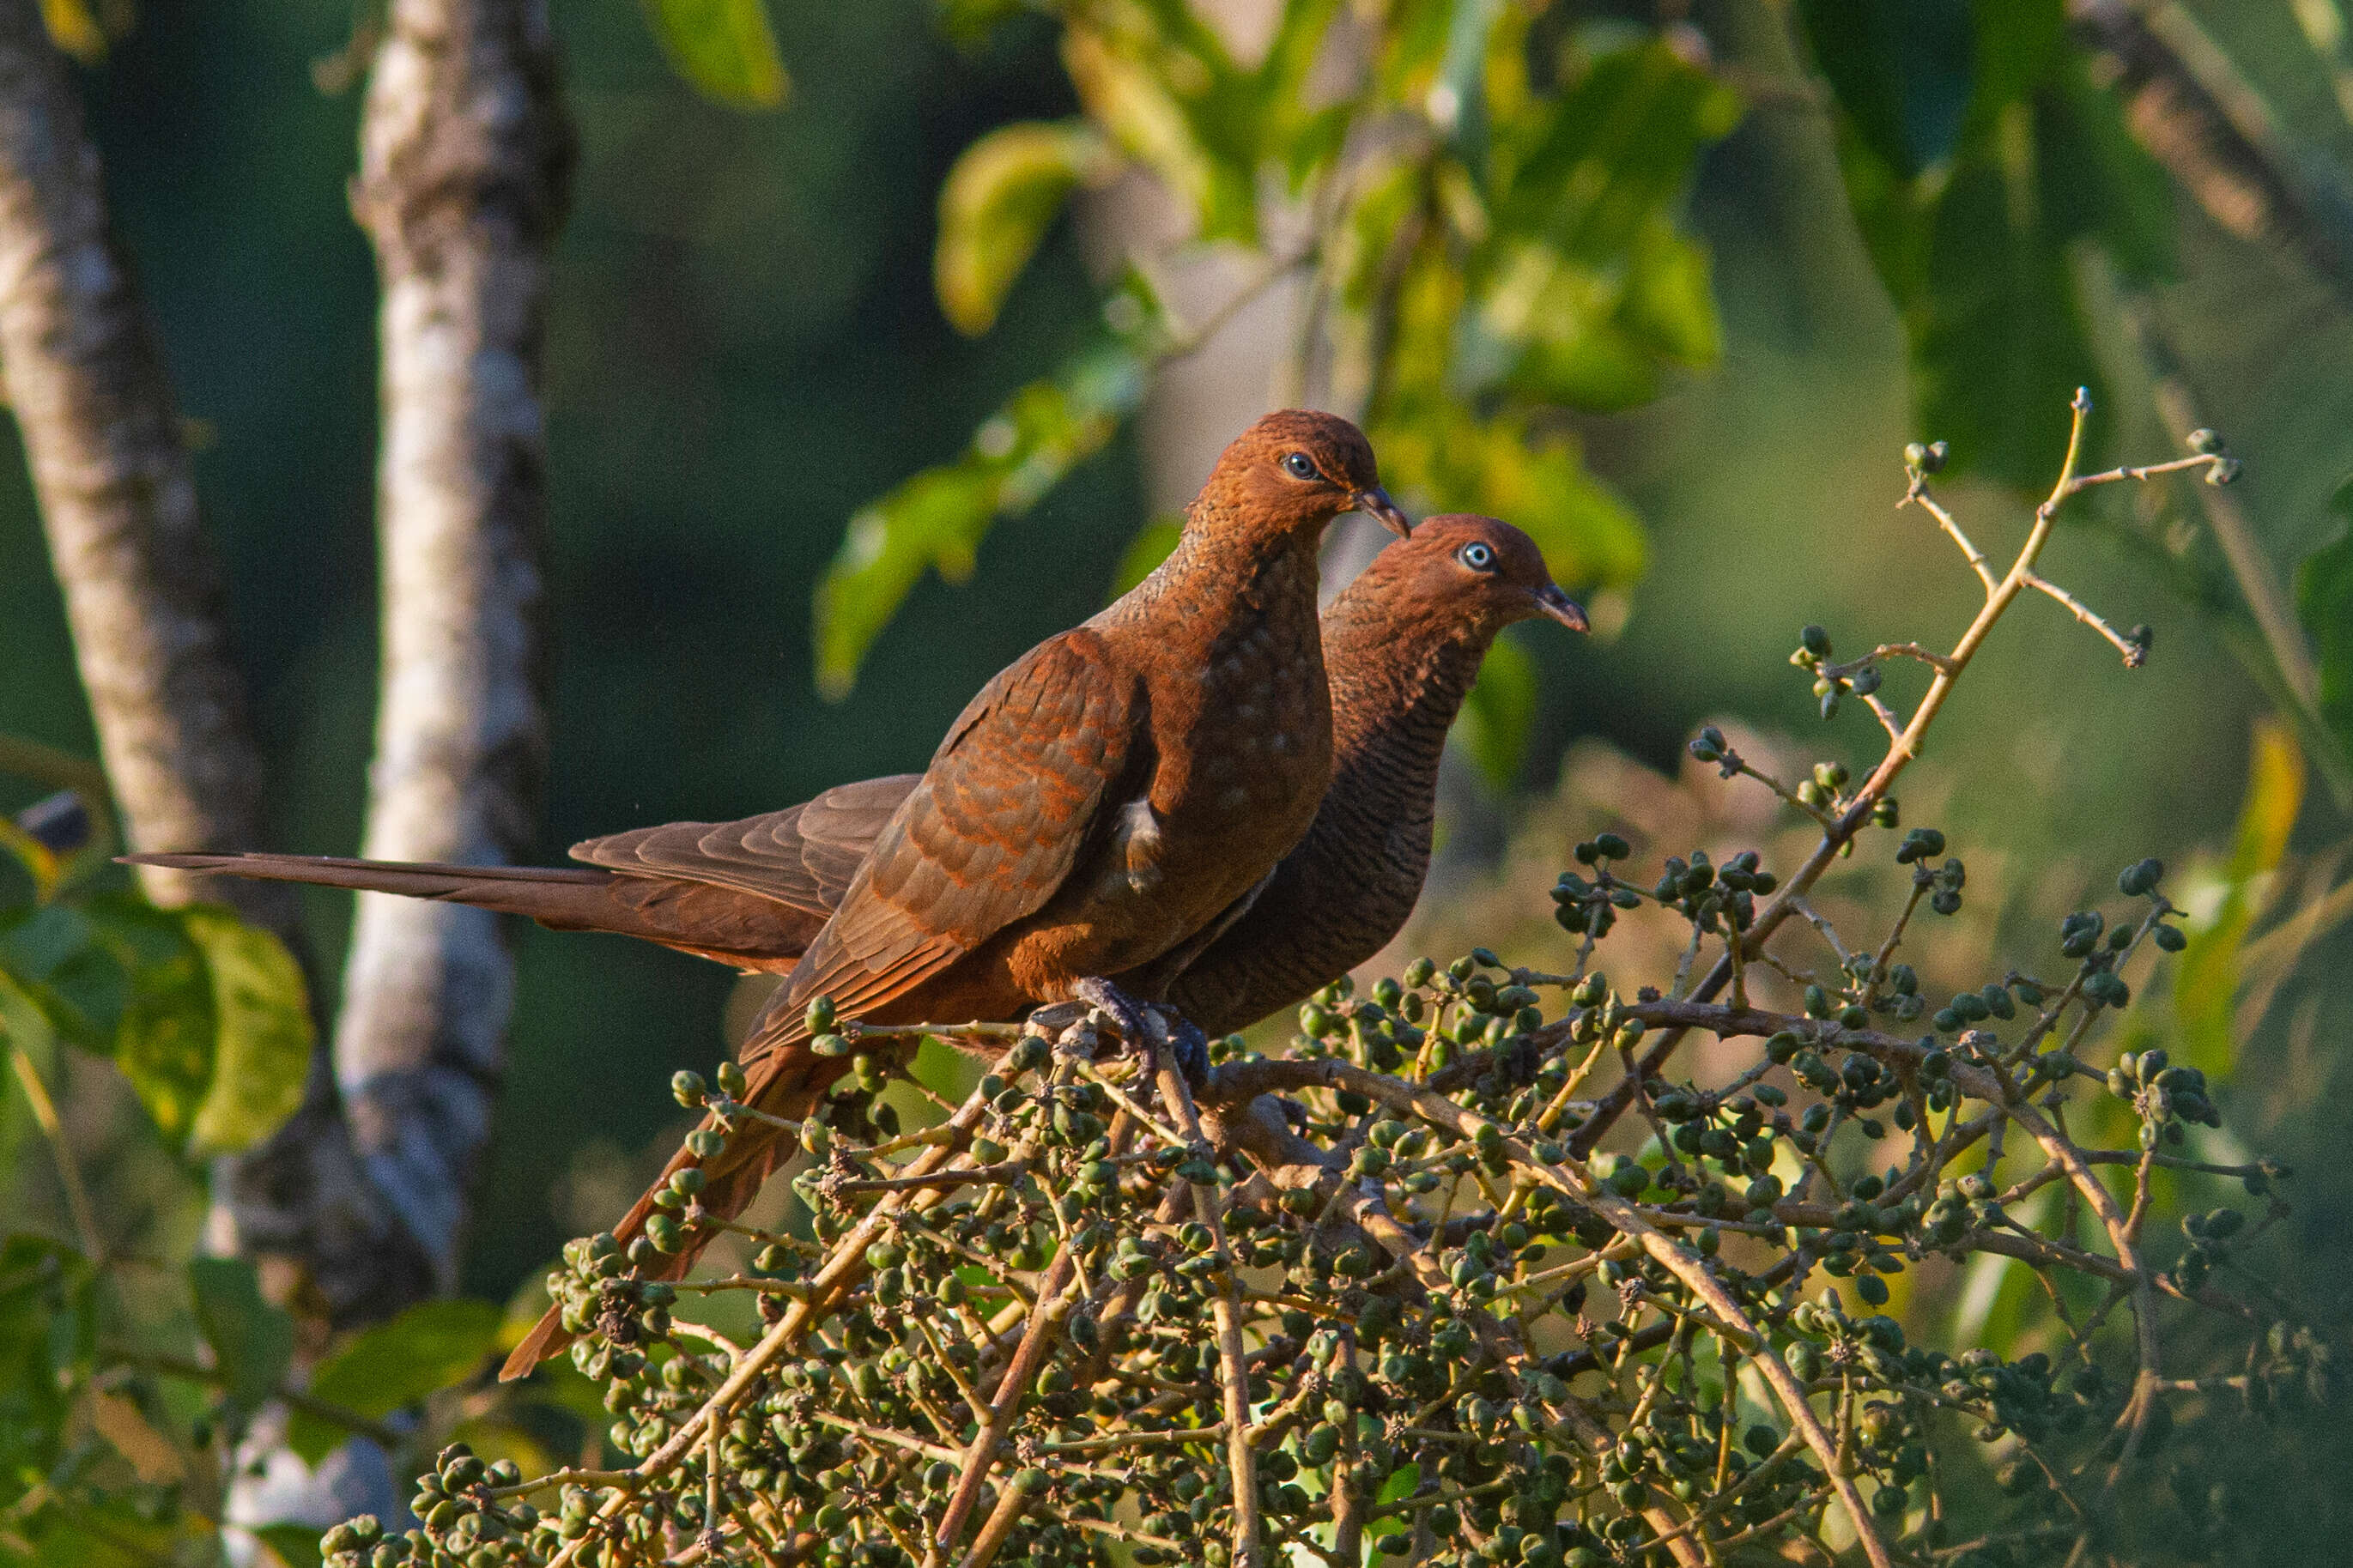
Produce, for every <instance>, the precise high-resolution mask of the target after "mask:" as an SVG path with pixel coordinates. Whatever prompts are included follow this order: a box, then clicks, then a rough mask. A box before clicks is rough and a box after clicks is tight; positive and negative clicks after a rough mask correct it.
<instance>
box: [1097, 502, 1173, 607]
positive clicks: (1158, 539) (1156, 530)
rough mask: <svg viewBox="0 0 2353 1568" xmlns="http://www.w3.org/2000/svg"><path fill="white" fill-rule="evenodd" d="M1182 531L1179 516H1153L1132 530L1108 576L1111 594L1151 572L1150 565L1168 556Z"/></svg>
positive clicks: (1133, 583) (1115, 593)
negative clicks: (1131, 535) (1133, 535)
mask: <svg viewBox="0 0 2353 1568" xmlns="http://www.w3.org/2000/svg"><path fill="white" fill-rule="evenodd" d="M1184 531H1185V522H1184V520H1183V519H1182V518H1176V517H1155V518H1154V519H1153V520H1152V521H1150V522H1147V523H1145V525H1144V526H1143V527H1142V528H1139V529H1137V530H1136V531H1135V538H1134V540H1132V541H1130V542H1129V543H1128V546H1127V553H1126V554H1124V555H1123V556H1121V557H1120V558H1119V571H1118V573H1117V574H1115V575H1114V576H1113V579H1112V585H1111V596H1112V597H1113V598H1114V599H1116V598H1118V597H1119V596H1120V595H1122V594H1124V593H1126V592H1127V591H1128V590H1129V589H1130V588H1133V587H1134V586H1135V585H1136V584H1138V583H1141V582H1143V581H1144V580H1145V578H1146V577H1149V576H1151V575H1152V573H1153V569H1154V568H1155V567H1156V566H1158V565H1159V564H1160V563H1162V562H1163V561H1166V560H1167V559H1168V552H1170V551H1172V550H1174V549H1176V540H1177V537H1178V536H1179V535H1180V534H1182V533H1183V532H1184Z"/></svg>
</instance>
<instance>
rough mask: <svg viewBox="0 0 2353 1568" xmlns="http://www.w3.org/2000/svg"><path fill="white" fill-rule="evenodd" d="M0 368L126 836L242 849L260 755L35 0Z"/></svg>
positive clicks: (281, 915)
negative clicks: (22, 445)
mask: <svg viewBox="0 0 2353 1568" xmlns="http://www.w3.org/2000/svg"><path fill="white" fill-rule="evenodd" d="M0 379H5V385H6V388H7V395H8V401H9V403H10V405H12V407H13V409H14V411H15V414H16V427H17V430H18V432H19V434H20V435H21V436H22V437H23V438H24V442H25V453H26V458H27V460H28V463H29V465H30V467H31V469H32V475H33V487H34V489H35V491H36V493H37V497H38V499H39V501H40V510H41V521H42V526H43V527H44V528H45V529H46V530H47V535H48V543H49V553H50V559H51V561H52V562H53V563H54V565H55V568H56V571H57V575H58V584H59V586H60V587H61V588H62V589H63V590H64V593H65V601H66V612H67V615H68V616H69V619H70V621H71V624H72V626H73V635H74V653H75V658H77V660H78V661H79V667H80V670H81V679H82V687H83V689H84V690H85V691H86V692H87V693H88V695H89V699H90V714H91V717H92V718H93V719H94V720H95V721H96V722H97V727H98V736H99V744H100V750H101V752H103V755H104V760H105V763H106V771H107V774H108V776H109V778H110V779H111V781H112V785H113V793H114V797H115V801H116V803H117V805H119V806H120V808H121V820H122V824H123V831H124V834H125V835H126V837H128V838H129V839H130V841H131V844H132V847H136V848H140V849H246V848H251V847H254V846H255V845H257V844H258V843H259V828H260V822H261V781H262V767H261V754H260V752H259V749H258V748H257V747H256V745H255V743H254V739H253V732H252V729H251V727H250V724H249V722H248V717H247V712H246V704H245V695H244V687H243V683H242V680H241V678H240V677H239V675H238V672H237V667H236V665H235V664H234V663H233V662H232V661H231V659H230V657H229V650H228V637H227V622H226V618H225V614H224V605H223V594H222V586H221V575H220V568H219V565H218V563H216V561H215V559H214V557H213V553H212V551H211V549H210V547H209V546H208V545H207V543H206V540H205V537H204V534H203V531H201V529H200V528H199V527H198V525H197V518H196V492H195V482H194V480H193V479H191V477H190V474H189V468H188V458H187V452H186V449H185V447H184V446H183V445H182V442H181V438H180V419H179V413H178V410H177V408H176V407H175V406H174V403H173V398H172V390H171V384H170V382H169V380H168V378H167V376H166V375H165V374H164V360H163V353H162V351H161V349H160V348H159V346H158V344H157V342H156V340H155V334H154V331H153V328H152V327H151V326H150V324H149V321H148V318H147V312H146V308H145V305H144V304H143V302H142V300H141V299H140V297H139V292H138V289H137V287H136V285H135V284H134V283H133V282H132V278H131V275H130V272H129V270H128V269H127V268H126V267H125V266H124V263H123V259H122V258H121V255H120V254H119V253H118V252H117V250H116V248H115V246H114V240H113V237H112V235H111V233H110V232H109V229H108V225H107V219H106V199H105V193H104V189H103V185H102V183H101V181H100V174H99V161H98V151H97V149H96V148H95V147H93V146H91V145H90V141H89V139H88V137H87V135H86V134H85V132H84V129H83V124H82V112H81V100H80V97H79V94H78V93H77V91H76V90H75V88H74V84H73V81H72V79H71V77H70V76H69V74H68V67H67V65H66V62H65V59H64V58H63V57H62V56H61V55H59V54H58V50H57V47H56V46H55V45H53V44H52V43H51V42H50V40H49V37H48V34H47V29H46V28H45V27H44V26H42V22H41V12H40V7H39V6H38V5H37V4H35V0H0ZM141 875H142V879H144V881H145V884H146V887H147V890H148V893H149V894H150V896H152V897H153V899H154V900H156V902H158V903H165V904H173V903H185V902H186V901H187V900H190V899H192V898H196V897H204V898H209V899H216V900H222V901H225V902H227V903H231V904H234V905H236V906H237V908H238V909H239V910H242V911H243V912H244V913H245V914H246V915H247V917H248V918H249V919H252V920H256V921H260V922H261V923H262V924H264V925H267V926H269V927H271V928H272V929H274V930H276V931H279V932H280V933H281V934H284V935H291V934H292V932H293V927H294V914H295V905H294V902H293V900H291V899H290V897H288V896H287V890H286V889H280V888H273V887H270V886H269V885H267V884H263V883H252V882H240V881H237V880H236V879H229V878H214V879H199V878H195V877H191V876H190V875H189V874H188V873H186V872H184V871H171V870H164V869H162V868H153V867H149V868H142V873H141Z"/></svg>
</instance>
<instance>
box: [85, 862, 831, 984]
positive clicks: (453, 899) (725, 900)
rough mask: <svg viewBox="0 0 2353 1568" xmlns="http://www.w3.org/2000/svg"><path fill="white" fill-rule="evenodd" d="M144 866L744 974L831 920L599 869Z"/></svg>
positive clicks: (681, 882) (742, 895)
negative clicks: (514, 922) (457, 910)
mask: <svg viewBox="0 0 2353 1568" xmlns="http://www.w3.org/2000/svg"><path fill="white" fill-rule="evenodd" d="M122 858H123V859H124V860H125V861H128V862H129V863H131V864H132V865H138V866H173V867H177V868H180V869H182V870H188V871H209V872H214V873H216V874H218V875H222V876H230V877H249V878H253V879H257V880H260V881H266V882H309V883H313V884H316V885H319V886H322V887H329V888H353V889H362V890H364V891H368V892H376V893H397V894H399V895H401V896H402V897H404V898H411V899H434V900H440V901H443V902H446V903H453V904H469V905H471V906H472V907H474V908H476V909H482V910H497V911H499V912H500V913H501V914H513V915H527V916H529V917H530V918H531V919H533V920H535V921H538V922H539V923H540V924H542V925H543V926H547V927H550V928H552V929H554V930H556V931H609V932H612V933H615V934H617V935H620V936H630V937H636V938H638V940H639V941H641V942H659V943H660V944H661V945H662V946H664V947H670V948H676V949H679V950H680V951H681V952H691V953H695V954H698V955H700V956H702V957H704V958H712V959H717V960H718V961H720V962H721V963H732V964H734V965H735V966H736V967H738V968H743V969H766V970H774V971H777V972H780V973H781V972H783V971H786V970H789V969H791V968H792V966H793V963H794V962H795V961H796V960H797V959H798V958H799V957H800V955H801V952H802V951H803V950H804V949H806V948H807V946H808V944H809V942H811V941H812V940H814V939H815V937H816V936H817V933H818V930H819V929H820V928H822V927H823V925H824V923H825V911H824V910H802V909H797V908H795V907H794V906H792V905H790V904H786V903H783V902H780V901H778V900H774V899H764V898H761V897H759V896H758V895H756V894H753V893H747V892H744V891H742V890H741V889H734V888H724V887H718V886H714V885H712V884H711V883H707V882H696V881H689V880H686V879H677V878H667V877H641V876H631V875H625V874H623V873H620V872H617V871H608V870H604V869H601V868H591V867H578V868H573V867H562V868H558V867H543V866H450V865H443V864H438V863H434V862H412V861H399V860H346V859H343V858H337V857H334V856H330V855H259V854H257V855H125V856H124V857H122Z"/></svg>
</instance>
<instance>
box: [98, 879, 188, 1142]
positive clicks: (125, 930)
mask: <svg viewBox="0 0 2353 1568" xmlns="http://www.w3.org/2000/svg"><path fill="white" fill-rule="evenodd" d="M89 910H90V915H91V917H92V919H93V921H94V922H95V926H96V930H97V933H98V937H99V940H100V941H101V942H105V943H106V944H107V946H108V948H109V949H110V950H111V952H113V954H114V956H115V958H116V959H117V960H118V961H119V962H120V963H121V965H122V967H123V968H124V970H125V971H127V972H128V973H129V975H130V979H131V996H130V1001H129V1003H128V1005H126V1006H125V1007H124V1008H123V1011H122V1019H121V1026H120V1027H119V1028H118V1030H117V1032H116V1037H115V1045H114V1060H115V1065H116V1066H117V1067H119V1068H121V1069H122V1076H123V1077H125V1078H127V1079H130V1080H131V1087H132V1089H134V1090H136V1091H137V1093H138V1095H139V1100H140V1103H142V1105H144V1106H145V1107H146V1108H147V1114H148V1115H149V1116H151V1117H153V1119H154V1121H155V1125H156V1126H157V1127H158V1128H160V1129H161V1130H162V1131H163V1133H164V1139H165V1140H166V1142H170V1143H173V1144H174V1145H185V1142H186V1140H187V1138H188V1136H189V1133H190V1131H192V1130H193V1128H194V1127H195V1118H196V1110H197V1108H198V1107H200V1106H201V1105H203V1103H204V1100H205V1096H206V1092H207V1091H208V1090H209V1089H211V1087H212V1081H213V1068H214V1051H215V1048H216V1044H217V1041H218V1037H219V1022H218V1019H217V1017H216V1014H215V1012H214V1002H213V986H212V976H211V973H210V972H209V971H208V970H207V968H206V964H205V955H204V951H203V950H202V949H201V948H199V947H198V946H197V945H196V943H195V941H194V939H192V938H191V937H190V936H189V934H188V930H187V926H186V925H185V922H184V921H182V919H181V918H180V915H179V913H178V912H177V911H174V910H159V909H156V908H155V907H154V906H153V905H151V904H148V903H145V902H143V901H142V900H138V899H134V898H132V897H129V896H124V895H117V896H111V897H108V898H104V899H93V900H90V905H89Z"/></svg>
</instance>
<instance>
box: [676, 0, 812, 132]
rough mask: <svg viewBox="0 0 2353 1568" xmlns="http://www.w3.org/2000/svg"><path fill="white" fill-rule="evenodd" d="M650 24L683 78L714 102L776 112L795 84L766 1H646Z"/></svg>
mask: <svg viewBox="0 0 2353 1568" xmlns="http://www.w3.org/2000/svg"><path fill="white" fill-rule="evenodd" d="M645 5H646V19H647V21H648V22H649V23H650V24H651V25H652V27H653V30H654V37H657V38H659V40H660V41H661V46H662V52H663V53H665V54H667V55H668V56H670V64H671V65H673V66H675V67H676V68H678V73H679V75H681V76H682V77H684V78H686V79H687V80H688V81H690V82H691V83H693V85H694V88H695V89H696V90H697V91H699V92H701V93H702V95H703V96H704V97H705V98H708V99H711V100H713V101H714V102H718V103H723V104H726V105H728V106H729V107H731V108H734V109H774V108H776V106H777V105H778V104H780V103H782V102H784V101H785V93H786V89H788V88H789V87H790V85H791V82H790V79H788V78H787V77H786V74H785V62H784V59H783V57H782V56H780V55H779V54H778V53H777V51H776V32H775V30H774V29H773V28H772V27H770V26H769V25H768V9H767V6H766V5H765V0H645Z"/></svg>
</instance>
